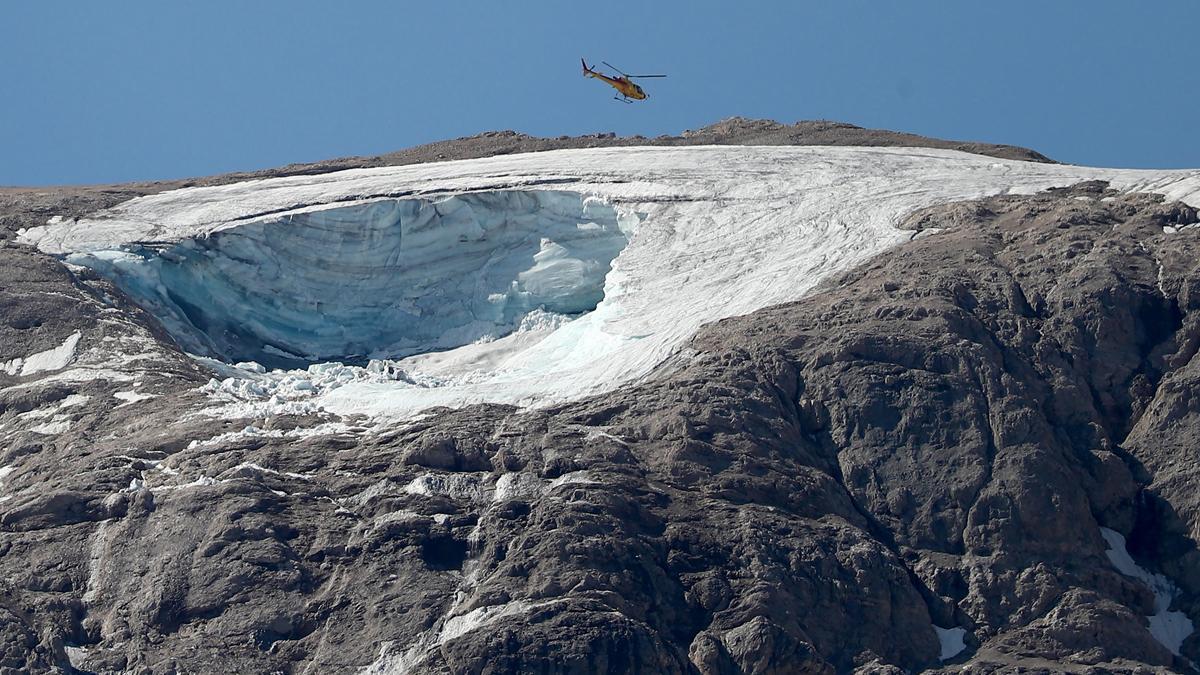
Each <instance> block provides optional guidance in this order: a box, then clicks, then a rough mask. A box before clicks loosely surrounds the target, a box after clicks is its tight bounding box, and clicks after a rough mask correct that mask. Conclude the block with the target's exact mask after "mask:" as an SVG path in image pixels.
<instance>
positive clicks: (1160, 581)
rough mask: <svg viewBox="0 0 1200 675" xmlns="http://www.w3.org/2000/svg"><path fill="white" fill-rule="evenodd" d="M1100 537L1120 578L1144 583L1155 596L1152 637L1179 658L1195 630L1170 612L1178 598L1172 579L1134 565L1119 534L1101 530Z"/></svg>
mask: <svg viewBox="0 0 1200 675" xmlns="http://www.w3.org/2000/svg"><path fill="white" fill-rule="evenodd" d="M1100 535H1101V536H1102V537H1104V541H1105V542H1106V543H1107V544H1108V547H1109V548H1108V550H1107V551H1105V553H1106V554H1107V555H1108V559H1109V560H1110V561H1112V564H1113V567H1116V568H1117V571H1118V572H1120V573H1121V574H1124V575H1125V576H1127V577H1133V578H1134V579H1137V580H1138V581H1140V582H1142V583H1143V584H1145V586H1146V587H1147V588H1149V589H1150V591H1151V592H1153V593H1154V614H1153V615H1151V616H1149V617H1146V618H1147V619H1149V621H1150V634H1151V635H1153V636H1154V639H1155V640H1158V642H1159V643H1160V644H1162V645H1163V646H1164V647H1166V648H1167V649H1169V650H1171V653H1172V654H1175V655H1177V656H1178V655H1179V648H1180V647H1181V646H1183V641H1184V640H1185V639H1187V637H1188V636H1189V635H1191V634H1192V631H1193V630H1194V626H1193V625H1192V620H1191V619H1189V618H1188V616H1187V615H1186V614H1184V613H1183V612H1172V611H1169V610H1170V607H1171V602H1172V601H1174V600H1175V596H1177V595H1179V589H1178V588H1176V587H1175V584H1173V583H1171V580H1170V579H1168V578H1166V577H1165V576H1163V575H1161V574H1153V573H1151V572H1148V571H1146V569H1145V568H1143V567H1142V566H1141V565H1139V564H1137V563H1136V562H1134V560H1133V557H1132V556H1130V555H1129V551H1127V550H1126V549H1125V537H1123V536H1122V535H1121V534H1120V533H1119V532H1117V531H1115V530H1110V529H1109V528H1107V527H1102V528H1100Z"/></svg>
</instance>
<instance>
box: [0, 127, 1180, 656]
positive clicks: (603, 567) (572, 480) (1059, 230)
mask: <svg viewBox="0 0 1200 675" xmlns="http://www.w3.org/2000/svg"><path fill="white" fill-rule="evenodd" d="M747 124H749V123H747ZM1106 187H1107V186H1105V185H1104V184H1099V183H1084V184H1079V185H1076V186H1074V187H1071V188H1069V189H1061V190H1051V191H1048V192H1044V193H1040V194H1036V195H1032V196H999V197H992V198H987V199H982V200H976V201H971V202H963V203H956V204H950V205H945V206H940V207H936V208H933V209H929V210H925V211H922V212H920V213H918V214H915V215H914V216H912V217H911V218H910V219H909V220H908V221H907V224H906V227H907V228H908V229H910V230H912V231H913V239H912V240H911V241H910V242H909V243H907V244H905V245H902V246H900V247H898V248H895V249H892V250H891V251H890V252H888V253H885V254H883V255H881V256H878V257H876V258H874V259H872V260H871V261H870V262H869V263H867V264H865V265H864V266H862V267H859V268H856V269H855V270H853V271H852V272H850V273H848V274H845V275H841V276H839V277H838V278H836V279H832V280H831V281H829V282H828V283H826V284H824V285H823V286H822V287H821V288H820V290H819V291H818V292H816V293H812V294H810V295H809V296H807V297H806V298H805V299H804V300H802V301H800V302H797V303H792V304H788V305H782V306H776V307H771V308H768V309H765V310H762V311H759V312H755V313H753V314H750V315H747V316H742V317H737V318H732V319H727V320H724V321H721V322H719V323H717V324H713V325H710V326H708V327H706V328H705V329H704V330H703V331H702V332H701V333H700V334H699V335H698V336H696V338H695V339H694V340H692V342H691V343H690V345H689V346H688V349H687V354H686V358H683V357H682V356H681V357H680V358H678V359H674V360H672V361H670V362H668V363H666V364H664V365H663V366H662V367H661V368H660V369H659V370H658V371H657V372H656V374H655V375H654V376H653V377H651V378H650V379H649V380H646V381H644V382H641V383H639V384H637V385H634V386H628V387H624V388H621V389H619V390H617V391H613V392H609V393H604V394H601V395H598V396H594V397H591V398H588V399H585V400H581V401H577V402H573V403H568V404H563V405H559V406H556V407H552V408H541V409H522V408H515V407H508V406H496V405H478V406H473V407H467V408H462V409H454V410H451V409H438V410H431V411H427V413H426V414H425V415H423V416H422V417H420V418H419V419H416V420H413V421H410V422H407V423H404V424H400V425H395V426H393V427H392V428H388V429H382V430H381V429H375V430H373V431H372V433H369V434H368V433H363V427H362V426H361V425H363V424H365V420H363V419H358V418H355V417H353V416H350V417H344V418H333V417H332V416H321V415H317V416H312V417H298V416H286V415H278V416H272V417H270V418H267V419H246V420H221V419H213V418H208V417H203V416H199V415H195V414H193V412H192V411H194V410H195V409H196V408H197V407H198V405H199V403H198V402H199V401H201V400H202V399H203V398H204V396H205V395H204V393H203V392H202V391H200V390H199V388H200V387H201V386H202V385H203V384H204V383H205V382H207V381H208V379H209V377H210V376H211V373H210V372H209V371H207V370H206V369H205V367H204V366H202V365H201V364H198V363H197V362H195V361H193V360H192V359H190V358H188V357H187V356H185V355H184V354H182V353H181V352H180V351H179V350H178V348H176V347H175V346H174V344H173V343H172V342H171V341H170V339H169V338H168V337H167V336H166V335H165V333H164V332H163V331H162V330H161V328H160V327H159V326H158V325H157V323H156V321H155V319H154V318H153V317H150V316H148V315H147V314H145V313H144V312H143V311H141V310H140V309H138V308H137V307H136V306H134V305H132V304H131V303H130V302H129V301H128V300H127V299H125V298H124V296H123V294H122V293H121V292H120V290H119V289H117V288H115V287H114V286H112V285H111V284H109V283H108V282H107V281H104V280H103V279H100V278H98V277H96V276H95V275H94V274H93V273H90V272H89V271H87V270H83V269H79V268H73V269H68V268H67V267H64V266H63V265H62V264H61V263H59V262H58V261H56V260H55V259H53V258H51V257H49V256H46V255H43V254H40V253H37V252H35V251H33V250H31V249H30V248H28V247H25V246H21V245H16V244H13V243H11V242H9V243H8V244H7V245H5V246H3V247H0V269H2V270H3V272H2V274H3V278H4V282H3V285H2V286H0V345H2V346H3V349H0V467H3V468H0V598H2V601H0V672H14V673H15V672H96V673H119V672H132V673H176V672H178V673H184V672H247V673H249V672H282V673H349V672H369V673H399V672H422V673H425V672H430V673H460V672H462V673H502V672H546V673H591V672H655V673H659V672H667V673H672V672H677V673H705V674H727V673H730V674H732V673H845V672H862V673H901V672H923V671H926V672H928V671H932V672H938V671H944V672H952V671H953V672H959V671H965V672H973V673H991V672H1014V673H1015V672H1076V673H1109V672H1128V673H1134V672H1138V673H1141V672H1188V671H1190V670H1192V669H1193V665H1192V664H1193V662H1194V661H1196V660H1198V659H1200V639H1198V638H1197V637H1196V636H1195V635H1194V634H1192V633H1191V631H1190V621H1191V620H1200V604H1198V601H1200V554H1198V552H1197V550H1196V542H1197V541H1198V540H1200V499H1198V497H1197V491H1196V490H1195V485H1196V482H1195V480H1196V479H1195V475H1196V473H1197V472H1200V462H1198V461H1197V456H1196V448H1197V443H1198V436H1200V404H1198V403H1197V401H1200V398H1198V397H1197V396H1195V395H1194V394H1193V392H1194V391H1197V386H1198V384H1200V359H1198V358H1197V356H1196V354H1197V352H1198V351H1200V228H1195V227H1189V226H1190V225H1194V224H1195V223H1197V214H1196V211H1195V210H1194V209H1193V208H1191V207H1188V206H1186V205H1183V204H1179V203H1174V202H1168V201H1165V200H1163V199H1162V198H1161V197H1157V196H1152V195H1147V194H1118V193H1116V192H1112V191H1108V190H1107V189H1106ZM138 189H140V188H138ZM46 194H48V193H41V195H40V196H39V194H33V193H29V192H23V193H20V194H17V193H15V192H13V193H12V194H10V195H9V196H8V197H6V199H7V200H8V201H7V202H6V203H7V206H6V208H7V209H8V210H7V211H6V213H7V214H8V215H7V217H8V218H9V219H10V220H9V222H10V223H13V224H16V223H18V222H26V219H33V218H35V217H38V216H42V215H45V214H44V213H43V212H42V211H39V210H38V209H39V208H51V207H50V206H45V203H46V202H38V200H39V199H43V200H45V199H49V200H50V203H52V204H62V203H63V201H62V200H64V199H67V200H68V201H69V200H71V199H77V200H79V202H78V203H79V204H83V205H86V204H91V205H92V206H91V207H89V208H94V207H95V206H96V205H97V204H98V203H99V202H96V201H95V200H96V199H100V200H101V202H104V201H106V200H108V199H109V198H108V197H104V195H112V194H120V195H122V196H124V195H125V194H127V193H125V192H104V191H103V190H100V189H88V190H85V191H80V192H74V193H69V194H68V192H59V193H55V194H54V195H53V196H50V197H47V196H46ZM13 195H16V196H13ZM64 195H66V196H65V197H64ZM97 195H100V197H97ZM89 200H92V201H89ZM37 204H42V206H37ZM81 208H83V207H81ZM0 243H5V242H3V241H0ZM779 283H782V284H786V283H789V280H788V279H787V278H781V279H780V280H779ZM84 329H87V330H90V331H93V332H95V331H99V333H98V335H99V337H97V338H96V339H98V340H100V341H101V342H102V343H103V344H104V345H106V346H107V347H106V350H105V352H104V353H103V354H101V355H98V356H94V357H90V358H92V359H93V360H92V361H90V362H85V363H78V362H77V363H74V364H73V366H72V374H71V375H69V376H68V375H67V374H65V373H63V372H59V369H61V368H62V365H61V363H60V359H59V358H58V356H59V352H58V351H56V350H60V351H61V350H62V349H63V345H66V344H68V343H69V342H70V340H72V336H73V335H75V334H76V333H77V332H78V331H82V330H84ZM74 339H75V340H76V341H77V340H78V339H79V338H77V337H76V338H74ZM72 348H73V344H72ZM89 353H91V352H89ZM28 355H34V356H28ZM18 357H19V360H18ZM35 357H36V358H35ZM45 373H49V374H48V375H46V374H45ZM35 376H36V377H35ZM114 396H115V398H114ZM247 424H255V425H259V428H258V431H260V432H262V433H256V434H252V435H250V434H245V433H242V432H240V431H239V430H243V429H244V428H245V427H246V425H247ZM321 425H325V426H324V427H322V426H321ZM317 427H321V428H323V429H325V432H323V433H317V434H313V433H307V432H305V433H301V431H304V430H311V429H313V428H317ZM1102 528H1103V529H1102ZM1114 537H1115V538H1114ZM1122 537H1123V543H1125V544H1126V545H1127V547H1128V553H1129V554H1131V555H1132V558H1133V560H1134V561H1136V563H1134V562H1133V561H1131V562H1130V564H1134V565H1140V566H1141V568H1140V569H1143V570H1144V571H1145V572H1146V577H1145V578H1138V577H1136V576H1131V574H1130V573H1129V569H1130V568H1128V567H1126V568H1125V571H1124V572H1123V571H1122V569H1121V568H1119V567H1118V564H1117V561H1118V560H1122V559H1123V558H1121V556H1122V555H1123V554H1125V551H1124V550H1118V549H1119V548H1120V546H1119V545H1117V544H1114V543H1113V542H1118V541H1120V539H1121V538H1122ZM1154 575H1161V576H1154ZM1147 579H1150V580H1154V581H1155V582H1156V583H1157V582H1161V583H1160V585H1158V586H1155V585H1154V583H1148V582H1147ZM1155 590H1157V591H1158V593H1157V594H1156V593H1155ZM1185 625H1186V628H1185V629H1184V630H1176V631H1175V632H1174V633H1173V632H1172V630H1173V629H1178V628H1179V627H1180V626H1185ZM1152 629H1153V632H1152ZM1172 636H1177V637H1178V640H1176V639H1174V638H1173V637H1172ZM1174 652H1177V653H1174Z"/></svg>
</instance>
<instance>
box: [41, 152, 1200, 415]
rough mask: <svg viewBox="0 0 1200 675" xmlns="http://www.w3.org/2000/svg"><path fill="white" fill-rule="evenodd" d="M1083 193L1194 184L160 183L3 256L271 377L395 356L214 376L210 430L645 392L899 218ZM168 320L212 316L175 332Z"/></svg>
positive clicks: (666, 178)
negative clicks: (160, 188) (932, 209)
mask: <svg viewBox="0 0 1200 675" xmlns="http://www.w3.org/2000/svg"><path fill="white" fill-rule="evenodd" d="M1087 180H1104V181H1109V182H1110V183H1111V185H1112V187H1114V188H1116V189H1120V190H1145V191H1153V192H1159V193H1162V194H1164V195H1166V196H1167V197H1168V198H1171V199H1180V200H1183V201H1187V202H1188V203H1190V204H1193V205H1198V204H1200V172H1198V171H1138V170H1121V169H1094V168H1087V167H1078V166H1067V165H1059V164H1035V163H1030V162H1019V161H1012V160H1001V159H995V158H992V157H983V156H979V155H971V154H966V153H962V152H955V151H952V150H933V149H926V148H850V147H761V146H760V147H735V146H721V147H689V148H649V147H629V148H595V149H585V150H560V151H553V152H539V153H531V154H525V155H508V156H501V157H491V158H486V159H473V160H463V161H455V162H441V163H435V164H423V165H415V166H398V167H382V168H377V169H356V170H349V171H340V172H334V173H328V174H320V175H311V176H291V177H285V178H272V179H268V180H259V181H248V182H244V183H235V184H229V185H222V186H214V187H201V188H187V189H181V190H172V191H169V192H164V193H160V194H156V195H151V196H147V197H141V198H138V199H134V200H131V201H129V202H126V203H124V204H120V205H118V206H116V207H114V208H112V209H109V210H107V211H104V212H101V213H99V214H96V215H94V216H92V217H89V218H84V219H81V220H80V221H79V222H73V221H70V220H63V219H57V220H52V221H51V222H50V223H49V224H48V225H47V226H45V227H40V228H33V229H32V230H31V231H29V232H26V233H25V235H23V237H22V240H23V241H25V242H27V243H36V244H37V246H38V247H39V248H40V249H41V250H42V251H45V252H48V253H54V254H57V255H63V256H67V257H68V259H70V260H74V261H78V262H82V263H85V264H89V265H91V266H93V267H97V268H98V269H101V271H103V272H105V273H107V274H115V275H125V276H126V277H136V278H127V279H126V280H125V282H124V283H126V285H127V287H133V285H136V284H141V285H142V286H143V288H141V289H140V290H138V291H137V292H136V293H135V295H137V296H138V297H141V298H143V302H150V301H153V302H155V303H158V305H159V306H158V308H154V311H155V313H157V314H159V316H160V317H163V320H164V322H167V323H171V322H174V323H177V324H180V325H182V329H179V328H173V329H172V330H173V331H175V332H176V333H177V335H183V334H185V333H186V334H187V335H189V336H190V337H189V338H187V339H189V340H191V341H192V343H193V344H195V345H197V347H204V350H202V352H201V353H206V352H207V353H223V352H224V353H227V357H226V358H227V360H236V359H237V358H244V357H246V356H249V357H256V354H255V351H254V348H253V345H254V344H255V343H256V341H257V342H261V343H262V345H263V346H262V347H261V348H260V349H259V351H261V352H264V353H263V354H262V355H261V357H256V358H255V360H265V361H267V362H268V364H270V363H271V362H270V361H269V359H270V358H271V357H275V358H278V359H284V358H286V357H287V354H293V355H295V356H302V357H306V358H307V357H318V358H326V357H329V355H337V356H339V357H345V356H354V355H372V354H388V355H390V356H400V357H403V358H400V359H398V360H395V361H388V362H386V363H385V362H378V361H377V362H374V363H371V364H369V365H368V366H367V367H356V366H350V365H343V364H340V363H335V362H327V363H318V364H315V365H310V366H308V367H307V368H303V369H293V370H287V371H284V370H275V371H267V372H262V369H261V368H260V367H258V366H251V367H248V368H230V367H229V366H228V365H227V364H224V363H221V362H217V361H214V362H211V363H209V365H210V366H211V367H212V368H214V370H216V371H217V374H218V378H217V379H215V380H214V381H213V382H212V383H210V385H209V386H207V387H206V389H205V390H206V391H207V392H208V393H210V394H211V395H212V396H214V397H215V398H217V399H219V400H220V401H222V406H221V407H220V408H216V409H214V410H213V411H212V414H219V415H227V416H230V417H257V416H262V415H269V414H276V413H279V412H308V411H312V410H314V409H316V408H324V409H325V410H328V411H330V412H334V413H338V414H351V413H365V414H368V415H374V416H378V417H393V418H395V417H399V418H403V417H408V416H411V415H412V414H414V413H416V412H418V411H420V410H422V409H425V408H430V407H434V406H463V405H467V404H471V403H479V402H495V403H511V404H517V405H543V404H549V403H555V402H561V401H565V400H571V399H574V398H579V397H582V396H587V395H591V394H597V393H600V392H603V391H606V390H610V389H612V388H614V387H617V386H620V385H622V384H624V383H628V382H632V381H636V380H638V379H639V378H642V377H647V376H651V375H652V374H653V373H655V372H662V371H656V370H655V369H656V368H658V367H659V366H661V365H662V364H664V363H665V362H667V361H668V360H669V359H672V357H673V356H675V357H677V358H678V359H679V360H682V359H686V358H687V350H686V344H687V341H688V340H689V339H690V338H691V337H692V336H693V335H695V334H696V332H697V331H698V330H699V329H700V327H701V326H703V325H704V324H706V323H711V322H713V321H718V320H720V319H723V318H726V317H731V316H736V315H739V314H747V313H750V312H753V311H755V310H758V309H761V308H763V307H768V306H770V305H775V304H779V303H784V302H790V301H795V300H798V299H800V298H802V297H803V296H804V295H805V294H806V293H808V292H809V291H810V290H811V289H812V288H813V287H814V286H816V285H817V284H818V283H819V282H820V281H821V280H823V279H828V278H830V277H831V276H832V275H835V274H837V273H838V272H840V271H843V270H847V269H849V268H851V267H853V266H855V265H857V264H859V263H862V262H864V261H866V260H869V259H870V258H871V257H872V256H875V255H878V254H879V253H881V252H883V251H885V250H887V249H888V248H890V247H892V246H895V245H897V244H899V243H902V242H904V241H907V240H908V239H910V238H911V236H912V233H911V232H908V231H902V230H900V229H898V228H897V227H896V225H897V224H898V223H900V222H901V221H902V220H903V219H905V218H906V217H907V216H908V215H909V214H911V213H913V212H914V211H916V210H917V209H920V208H923V207H927V206H933V205H936V204H944V203H946V202H951V201H957V200H964V199H975V198H979V197H985V196H989V195H997V194H1006V193H1021V194H1029V193H1034V192H1037V191H1040V190H1045V189H1047V188H1051V187H1062V186H1067V185H1071V184H1073V183H1077V182H1080V181H1087ZM396 222H400V223H401V225H400V237H401V238H400V247H399V250H400V251H401V253H402V254H403V253H404V252H405V251H406V248H405V247H406V246H407V245H409V244H411V245H412V246H413V247H414V248H412V249H407V250H411V251H412V252H413V254H414V255H413V256H412V257H410V258H404V257H403V255H402V257H401V259H400V260H399V261H398V260H394V259H392V258H391V257H390V256H391V253H392V251H394V250H395V245H396V242H395V240H394V239H392V238H389V237H391V236H392V235H389V234H387V233H389V232H393V230H389V229H388V226H389V225H390V224H394V223H396ZM405 223H407V224H408V225H407V227H413V228H414V230H413V232H412V234H411V235H410V236H408V238H407V239H405V235H404V228H405V227H406V225H405ZM502 223H503V226H501V224H502ZM418 225H419V227H418ZM481 233H482V234H481ZM504 233H508V234H504ZM926 234H932V235H933V236H936V234H933V233H928V232H927V233H926ZM139 242H140V243H139ZM147 242H154V244H153V246H152V247H150V246H149V245H148V244H147ZM626 242H627V243H626ZM151 251H161V252H162V253H161V254H158V253H155V254H153V255H152V254H151V253H150V252H151ZM166 255H173V256H176V257H177V258H178V257H179V256H182V258H179V260H182V262H183V263H184V264H182V265H178V267H179V268H180V269H179V270H177V271H165V267H166V266H168V265H167V262H165V261H163V262H157V261H155V260H153V258H155V257H162V256H166ZM612 256H615V257H612ZM131 257H132V258H136V260H127V259H126V258H131ZM360 257H361V258H362V259H359V258H360ZM414 261H419V262H420V263H421V265H420V266H419V267H420V270H419V271H418V270H417V268H416V267H412V268H409V267H405V266H404V264H401V263H407V262H414ZM133 263H136V264H133ZM171 264H175V263H171ZM189 267H190V269H188V268H189ZM143 270H151V271H152V272H153V273H151V274H146V275H141V271H143ZM164 275H165V276H164ZM173 275H180V276H181V279H182V280H181V281H179V282H176V281H174V279H173ZM164 278H170V280H169V282H168V283H163V282H162V280H163V279H164ZM601 292H602V294H601ZM172 294H173V295H174V296H175V298H176V299H178V300H179V301H182V302H178V301H177V300H176V299H172V297H171V296H172ZM147 298H148V299H149V300H146V299H147ZM164 298H165V299H164ZM601 298H602V299H601ZM597 299H599V302H598V304H595V303H596V301H597ZM202 301H203V302H202ZM318 301H319V303H320V304H319V305H318V304H317V303H318ZM188 303H190V304H192V305H194V306H196V307H203V308H215V309H204V310H203V311H202V312H200V313H199V314H196V313H195V312H193V316H191V317H189V316H188V312H187V311H184V309H185V308H184V305H185V304H188ZM171 304H174V305H175V306H177V307H178V308H179V309H178V310H172V309H171V306H170V305H171ZM235 305H242V306H235ZM593 305H594V307H595V309H594V310H592V311H587V312H586V313H583V314H579V312H582V311H584V310H586V309H587V308H589V307H592V306H593ZM385 315H386V316H385ZM414 316H419V317H420V318H421V322H420V325H417V324H413V323H411V322H410V320H411V318H412V317H414ZM187 324H191V325H192V328H189V327H188V325H187ZM197 326H203V328H197ZM509 328H511V329H512V332H511V333H509V334H507V335H503V332H504V331H505V330H507V329H509ZM189 331H190V332H189ZM227 333H228V334H227ZM250 336H252V338H251V337H250ZM183 340H184V338H181V341H183ZM456 344H457V345H460V346H457V347H454V345H456ZM450 347H454V348H450ZM420 350H426V351H422V352H421V353H416V352H417V351H420ZM235 354H236V355H241V356H236V355H235ZM404 354H411V355H410V356H404Z"/></svg>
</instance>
